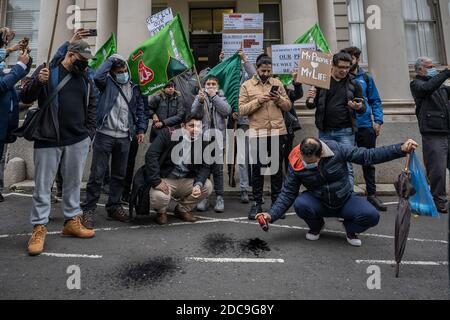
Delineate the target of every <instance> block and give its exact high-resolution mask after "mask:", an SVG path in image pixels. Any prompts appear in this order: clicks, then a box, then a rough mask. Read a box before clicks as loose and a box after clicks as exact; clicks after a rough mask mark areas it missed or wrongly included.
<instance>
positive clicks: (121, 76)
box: [116, 72, 130, 84]
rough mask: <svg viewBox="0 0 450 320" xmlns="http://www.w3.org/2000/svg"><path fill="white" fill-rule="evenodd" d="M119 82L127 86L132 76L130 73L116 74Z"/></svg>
mask: <svg viewBox="0 0 450 320" xmlns="http://www.w3.org/2000/svg"><path fill="white" fill-rule="evenodd" d="M116 79H117V82H118V83H120V84H127V83H128V81H130V75H129V74H128V72H124V73H116Z"/></svg>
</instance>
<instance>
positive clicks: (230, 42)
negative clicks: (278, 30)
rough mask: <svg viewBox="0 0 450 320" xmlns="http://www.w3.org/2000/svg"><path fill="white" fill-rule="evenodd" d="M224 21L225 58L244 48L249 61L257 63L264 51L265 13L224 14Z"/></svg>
mask: <svg viewBox="0 0 450 320" xmlns="http://www.w3.org/2000/svg"><path fill="white" fill-rule="evenodd" d="M223 23H224V24H223V46H222V48H223V51H224V53H225V59H227V58H231V57H232V56H234V55H235V54H236V52H237V51H239V50H240V49H241V48H242V49H243V50H244V52H245V54H246V55H247V57H248V59H249V61H250V62H251V63H256V58H257V57H258V56H259V55H260V54H261V53H263V52H264V14H262V13H257V14H224V16H223Z"/></svg>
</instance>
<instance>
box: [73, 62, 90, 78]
mask: <svg viewBox="0 0 450 320" xmlns="http://www.w3.org/2000/svg"><path fill="white" fill-rule="evenodd" d="M88 66H89V62H88V61H84V60H78V59H77V60H75V62H74V63H73V72H74V73H75V74H77V75H81V74H82V73H83V72H85V71H86V69H87V67H88Z"/></svg>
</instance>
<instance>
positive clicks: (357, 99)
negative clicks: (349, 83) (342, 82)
mask: <svg viewBox="0 0 450 320" xmlns="http://www.w3.org/2000/svg"><path fill="white" fill-rule="evenodd" d="M353 102H356V103H363V102H364V99H363V98H353Z"/></svg>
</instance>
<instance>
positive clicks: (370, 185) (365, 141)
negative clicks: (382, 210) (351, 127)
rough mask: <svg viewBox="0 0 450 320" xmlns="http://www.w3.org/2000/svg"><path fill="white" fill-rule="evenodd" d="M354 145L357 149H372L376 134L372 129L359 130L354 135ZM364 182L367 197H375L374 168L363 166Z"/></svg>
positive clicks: (374, 145)
mask: <svg viewBox="0 0 450 320" xmlns="http://www.w3.org/2000/svg"><path fill="white" fill-rule="evenodd" d="M356 144H357V145H358V147H359V148H366V149H374V148H376V146H377V134H376V132H375V130H374V129H373V128H359V129H358V132H357V133H356ZM363 173H364V180H366V187H367V195H368V196H375V195H376V193H377V185H376V180H375V166H363Z"/></svg>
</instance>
